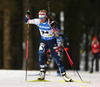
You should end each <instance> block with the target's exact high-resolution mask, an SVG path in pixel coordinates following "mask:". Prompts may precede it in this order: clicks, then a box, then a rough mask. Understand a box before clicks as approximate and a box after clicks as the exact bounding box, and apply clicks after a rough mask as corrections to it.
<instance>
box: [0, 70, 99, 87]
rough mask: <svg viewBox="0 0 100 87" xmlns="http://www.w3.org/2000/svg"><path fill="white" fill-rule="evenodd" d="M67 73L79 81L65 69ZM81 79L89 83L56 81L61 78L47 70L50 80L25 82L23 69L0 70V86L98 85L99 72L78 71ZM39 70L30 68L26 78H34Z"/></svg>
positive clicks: (80, 86)
mask: <svg viewBox="0 0 100 87" xmlns="http://www.w3.org/2000/svg"><path fill="white" fill-rule="evenodd" d="M66 72H67V75H68V76H69V77H71V78H72V79H73V80H77V81H79V80H80V79H79V77H78V75H77V73H76V75H75V73H74V72H73V71H66ZM79 73H80V75H81V77H82V79H83V81H90V83H76V82H58V81H59V80H63V78H62V77H60V76H57V73H56V71H47V73H46V77H45V79H46V80H50V81H51V82H26V81H25V75H26V72H25V71H24V70H0V87H100V72H94V73H93V74H89V72H85V71H79ZM38 74H39V71H37V70H32V71H28V73H27V80H28V81H31V80H36V79H37V78H38Z"/></svg>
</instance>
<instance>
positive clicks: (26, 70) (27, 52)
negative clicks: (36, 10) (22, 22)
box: [25, 16, 29, 81]
mask: <svg viewBox="0 0 100 87" xmlns="http://www.w3.org/2000/svg"><path fill="white" fill-rule="evenodd" d="M28 45H29V16H28V30H27V47H26V78H25V81H27V64H28Z"/></svg>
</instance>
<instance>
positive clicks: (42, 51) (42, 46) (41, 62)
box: [39, 43, 47, 80]
mask: <svg viewBox="0 0 100 87" xmlns="http://www.w3.org/2000/svg"><path fill="white" fill-rule="evenodd" d="M46 51H47V48H46V45H45V44H44V43H40V47H39V66H40V72H41V75H40V77H39V79H40V80H43V79H45V61H44V57H45V54H46Z"/></svg>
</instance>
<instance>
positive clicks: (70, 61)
mask: <svg viewBox="0 0 100 87" xmlns="http://www.w3.org/2000/svg"><path fill="white" fill-rule="evenodd" d="M52 28H53V30H54V31H55V32H57V30H56V29H55V28H54V27H52ZM56 36H57V37H58V38H59V35H56ZM59 40H60V42H61V45H62V47H63V48H64V50H65V52H66V54H67V56H68V60H69V63H70V65H71V67H72V68H74V69H75V70H76V68H75V66H74V64H73V61H72V60H71V58H70V56H69V54H68V52H67V50H68V48H65V47H64V44H63V42H62V41H61V39H60V38H59ZM76 72H77V74H78V76H79V78H80V80H81V81H82V82H83V80H82V78H81V76H80V74H79V72H78V71H77V70H76Z"/></svg>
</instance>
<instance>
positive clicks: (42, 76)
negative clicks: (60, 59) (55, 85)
mask: <svg viewBox="0 0 100 87" xmlns="http://www.w3.org/2000/svg"><path fill="white" fill-rule="evenodd" d="M44 79H45V69H40V76H39V77H38V80H44Z"/></svg>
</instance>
